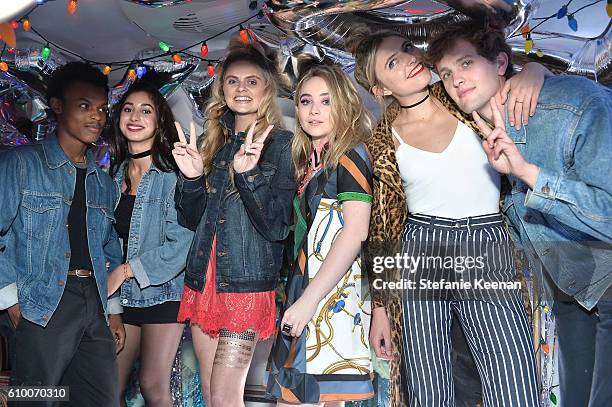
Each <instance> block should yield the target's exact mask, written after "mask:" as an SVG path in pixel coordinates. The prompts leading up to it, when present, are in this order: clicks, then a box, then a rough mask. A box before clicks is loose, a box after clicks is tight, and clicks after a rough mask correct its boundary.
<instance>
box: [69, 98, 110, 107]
mask: <svg viewBox="0 0 612 407" xmlns="http://www.w3.org/2000/svg"><path fill="white" fill-rule="evenodd" d="M76 102H77V103H83V102H85V103H89V104H91V105H93V104H94V102H93V101H92V100H91V99H88V98H86V97H80V98H78V99H77V100H76ZM99 106H108V102H104V103H102V104H101V105H99Z"/></svg>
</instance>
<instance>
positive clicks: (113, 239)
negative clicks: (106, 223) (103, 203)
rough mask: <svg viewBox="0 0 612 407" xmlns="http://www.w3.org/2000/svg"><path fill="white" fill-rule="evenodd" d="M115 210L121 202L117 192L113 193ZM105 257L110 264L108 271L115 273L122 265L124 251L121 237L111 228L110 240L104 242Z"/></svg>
mask: <svg viewBox="0 0 612 407" xmlns="http://www.w3.org/2000/svg"><path fill="white" fill-rule="evenodd" d="M112 201H113V208H115V207H116V206H117V203H118V202H119V191H118V190H116V191H114V192H113V198H112ZM104 257H105V258H106V261H107V262H108V263H109V264H110V267H109V269H108V271H109V272H111V271H113V270H114V269H115V268H117V266H119V265H120V264H121V258H122V257H123V256H122V249H121V242H120V241H119V235H118V234H117V232H116V231H115V228H114V227H112V228H110V233H109V236H108V240H107V241H106V242H104Z"/></svg>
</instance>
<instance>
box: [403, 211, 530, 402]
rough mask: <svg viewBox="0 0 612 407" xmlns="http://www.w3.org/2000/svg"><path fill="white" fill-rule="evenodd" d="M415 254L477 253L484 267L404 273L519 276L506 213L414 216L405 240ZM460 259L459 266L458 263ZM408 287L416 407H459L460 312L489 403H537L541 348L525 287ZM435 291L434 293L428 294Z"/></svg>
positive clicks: (409, 364)
mask: <svg viewBox="0 0 612 407" xmlns="http://www.w3.org/2000/svg"><path fill="white" fill-rule="evenodd" d="M402 246H403V253H404V254H408V256H421V257H424V256H443V257H444V258H445V259H446V258H448V256H451V257H453V259H456V258H458V257H466V256H473V257H478V256H479V255H480V256H482V257H481V258H483V259H484V267H483V268H481V269H478V267H472V270H465V269H462V270H461V273H457V272H456V269H457V267H455V269H454V270H448V269H446V268H441V267H437V268H435V267H434V268H430V269H429V270H423V269H420V273H414V270H412V271H411V270H409V269H407V268H405V269H404V271H403V273H402V277H403V278H408V279H410V278H412V279H414V278H415V276H418V278H427V279H429V280H436V281H439V280H441V279H442V278H445V281H457V280H458V279H459V277H457V276H458V275H460V276H461V278H462V279H463V280H464V281H470V280H473V279H478V278H483V279H484V280H486V281H490V282H500V281H502V282H503V281H507V282H512V281H515V275H516V271H515V268H514V257H513V255H512V248H511V242H510V239H509V237H508V234H507V231H506V229H505V228H504V225H503V222H502V218H501V216H500V215H499V214H493V215H484V216H479V217H473V218H465V219H447V218H434V217H430V216H426V215H418V214H417V215H411V218H410V219H409V221H408V224H407V225H406V229H405V231H404V237H403V244H402ZM457 264H459V263H457ZM416 283H417V284H416V287H417V288H416V289H415V290H403V291H402V298H403V306H404V313H403V325H404V326H403V328H404V331H403V334H402V337H403V348H404V349H403V355H402V367H403V369H402V373H403V374H404V375H405V378H406V380H405V383H407V385H408V389H407V393H408V400H409V402H410V406H411V407H454V406H455V401H454V389H453V380H452V367H451V347H452V343H451V341H450V327H451V321H452V312H453V311H455V312H456V313H457V315H458V317H459V321H460V323H461V327H462V329H463V330H464V333H465V335H466V338H467V341H468V345H469V347H470V350H471V352H472V354H473V356H474V359H475V361H476V366H477V368H478V372H479V374H480V378H481V381H482V386H483V389H482V390H483V399H484V403H485V406H496V407H497V406H504V407H532V406H534V407H535V406H538V383H537V379H536V369H535V358H534V349H533V345H532V340H531V338H532V336H531V329H530V326H529V322H528V319H527V313H526V310H525V307H524V304H523V302H522V300H521V293H520V289H519V288H517V289H502V290H486V291H481V292H479V291H478V290H477V289H471V290H470V289H464V290H462V289H458V290H450V291H446V292H443V293H439V292H438V293H437V294H436V295H437V297H436V298H432V297H431V296H427V295H426V294H427V292H425V290H419V289H418V287H419V284H418V283H419V282H418V281H417V282H416ZM429 294H431V290H430V291H429Z"/></svg>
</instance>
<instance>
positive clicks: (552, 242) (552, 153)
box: [504, 75, 612, 309]
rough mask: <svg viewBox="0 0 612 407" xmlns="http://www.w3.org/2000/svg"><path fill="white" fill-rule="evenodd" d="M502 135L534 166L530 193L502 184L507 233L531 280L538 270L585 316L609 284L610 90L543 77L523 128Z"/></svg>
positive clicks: (581, 81) (588, 82) (523, 187)
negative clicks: (524, 255)
mask: <svg viewBox="0 0 612 407" xmlns="http://www.w3.org/2000/svg"><path fill="white" fill-rule="evenodd" d="M506 129H507V131H508V135H509V136H510V137H511V138H512V139H513V140H514V142H515V144H516V145H517V147H518V149H519V150H520V152H521V153H522V155H523V157H525V159H526V160H527V161H529V162H531V163H533V164H536V165H537V166H539V167H540V172H539V175H538V177H537V180H536V182H535V186H534V188H533V189H529V187H528V186H527V185H526V184H525V183H523V182H522V181H521V180H519V179H518V178H517V177H510V182H511V185H512V191H511V193H510V194H508V195H507V196H506V198H505V202H504V213H505V214H506V216H507V217H508V218H509V221H510V224H511V226H512V229H513V230H512V231H513V232H514V235H515V237H517V238H520V241H521V242H522V243H523V244H524V246H525V248H526V249H528V254H529V253H531V258H530V264H531V265H532V268H535V270H534V271H535V272H536V273H538V272H540V271H541V268H542V266H543V268H544V269H545V270H546V271H547V272H548V276H550V277H551V278H552V280H553V281H554V283H555V284H556V285H557V286H558V287H559V288H560V289H561V290H563V291H564V292H566V293H567V294H569V295H571V296H572V297H574V298H575V299H576V300H577V301H578V302H579V303H580V304H582V305H583V306H584V307H586V308H587V309H591V308H593V307H594V306H595V304H596V303H597V301H598V300H599V298H601V296H602V295H603V293H604V292H605V291H606V289H607V288H608V287H610V285H611V284H612V246H611V245H610V244H611V243H612V90H610V89H608V88H605V87H603V86H601V85H598V84H597V83H595V82H593V81H591V80H588V79H586V78H582V77H577V76H571V75H567V76H558V77H551V78H546V79H545V82H544V87H543V88H542V92H541V93H540V97H539V100H538V106H537V110H536V114H535V116H534V117H532V118H530V119H529V125H528V126H525V127H524V130H523V129H522V130H520V131H517V130H515V129H513V128H512V127H511V126H510V125H509V124H508V123H507V122H506ZM595 246H597V247H598V248H595ZM549 294H550V293H549Z"/></svg>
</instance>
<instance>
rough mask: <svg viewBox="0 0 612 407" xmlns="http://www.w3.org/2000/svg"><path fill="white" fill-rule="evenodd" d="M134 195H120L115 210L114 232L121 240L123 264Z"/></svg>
mask: <svg viewBox="0 0 612 407" xmlns="http://www.w3.org/2000/svg"><path fill="white" fill-rule="evenodd" d="M135 200H136V195H127V194H125V193H123V192H122V193H121V199H120V200H119V204H118V205H117V209H115V219H116V223H115V230H116V231H117V234H118V235H119V237H120V238H121V239H122V240H123V262H124V263H125V259H126V256H127V244H128V238H129V236H130V223H131V222H132V211H133V210H134V201H135Z"/></svg>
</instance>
